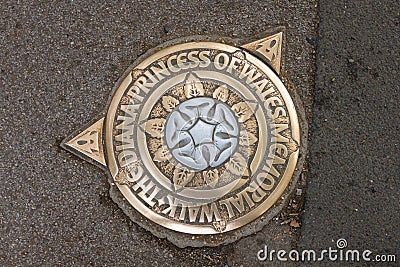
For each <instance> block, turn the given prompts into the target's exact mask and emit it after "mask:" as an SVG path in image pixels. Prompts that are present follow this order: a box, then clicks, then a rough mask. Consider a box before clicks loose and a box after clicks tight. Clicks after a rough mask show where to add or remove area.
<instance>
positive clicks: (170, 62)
mask: <svg viewBox="0 0 400 267" xmlns="http://www.w3.org/2000/svg"><path fill="white" fill-rule="evenodd" d="M282 36H283V35H282V33H281V32H279V33H277V34H274V35H271V36H268V37H266V38H263V39H261V40H258V41H255V42H252V43H249V44H245V45H242V46H240V47H235V46H233V45H228V44H223V43H218V42H203V41H197V42H188V43H182V44H176V45H172V46H169V47H167V48H164V49H161V50H159V51H158V52H149V53H148V57H147V58H145V59H144V60H142V61H141V62H135V63H134V64H133V65H132V66H131V67H130V68H129V69H128V70H127V72H126V74H125V75H124V77H123V78H121V79H120V80H119V82H118V84H117V86H116V89H115V91H114V92H113V95H112V98H111V101H110V102H109V105H108V108H107V112H106V115H105V117H103V118H99V120H97V122H95V123H94V124H92V125H90V126H89V127H87V128H86V129H85V130H84V131H81V132H80V133H79V134H77V135H74V136H73V137H71V138H67V139H66V140H65V141H64V143H63V147H64V148H66V149H68V150H69V151H71V152H73V153H75V154H78V155H80V156H82V157H84V158H86V159H88V160H89V161H92V162H96V163H97V164H98V165H100V166H103V167H105V168H106V169H107V170H108V172H109V174H110V177H111V179H110V180H111V186H114V187H115V186H116V187H118V189H119V191H120V192H121V195H122V196H123V197H124V198H125V199H123V200H121V201H125V203H128V205H131V206H132V207H133V208H134V210H133V211H132V210H130V211H125V212H127V213H131V212H135V213H137V214H139V215H140V216H142V217H144V218H147V219H148V220H150V221H152V222H153V223H155V224H158V225H161V226H163V227H165V228H167V229H169V230H172V231H175V232H181V233H185V234H189V235H213V234H215V235H223V234H225V233H227V232H229V231H234V230H237V229H239V228H240V227H243V226H245V225H247V224H249V223H251V222H252V221H254V220H256V219H257V218H258V217H260V216H262V215H263V214H267V213H268V212H270V208H271V207H272V206H273V205H274V204H275V203H276V202H277V200H278V199H279V198H280V196H281V195H282V193H283V192H284V190H285V189H286V188H287V186H288V184H289V182H290V180H291V179H292V175H293V173H294V171H295V168H296V167H297V166H296V165H297V162H298V156H299V146H300V145H301V144H300V130H299V122H298V117H297V114H296V110H295V108H294V104H293V101H292V99H291V97H290V95H289V93H288V91H287V90H286V88H285V86H284V85H283V83H282V82H281V80H280V79H279V77H278V75H279V71H280V64H281V44H282ZM277 73H278V74H277ZM132 217H135V216H131V218H132ZM136 217H137V216H136ZM138 223H139V224H140V222H138ZM149 228H150V230H151V231H152V232H153V233H154V231H155V230H153V229H152V226H149Z"/></svg>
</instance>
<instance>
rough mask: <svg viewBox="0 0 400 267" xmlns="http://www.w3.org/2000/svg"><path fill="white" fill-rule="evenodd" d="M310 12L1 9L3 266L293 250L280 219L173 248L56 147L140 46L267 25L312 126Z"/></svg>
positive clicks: (225, 6) (249, 5) (9, 4)
mask: <svg viewBox="0 0 400 267" xmlns="http://www.w3.org/2000/svg"><path fill="white" fill-rule="evenodd" d="M316 12H317V9H316V2H315V1H305V0H296V1H289V0H287V1H134V2H113V3H101V1H79V2H78V1H35V2H33V1H32V2H30V1H1V3H0V14H1V15H0V16H1V19H0V43H1V50H0V51H1V56H0V69H1V76H0V77H1V82H0V151H1V152H0V178H1V183H0V238H1V240H0V241H1V242H0V264H1V265H6V266H25V265H50V266H54V265H73V264H74V265H116V264H118V265H133V266H225V265H228V266H241V265H243V266H254V265H256V264H257V259H256V253H257V251H258V250H259V249H261V248H262V247H263V246H264V244H265V243H268V244H271V245H273V246H274V247H282V248H287V249H290V248H293V247H295V245H296V243H297V239H298V236H299V232H298V230H296V228H295V227H291V226H289V225H288V224H283V225H281V223H282V221H287V219H288V217H287V215H282V216H279V217H277V218H276V220H274V221H273V222H271V223H270V224H269V225H267V226H266V227H264V229H263V230H262V231H260V232H259V233H257V234H254V235H252V236H249V237H247V238H243V239H241V240H240V241H238V242H236V243H233V244H231V245H227V246H221V247H217V248H196V249H194V248H185V249H179V248H177V247H175V246H174V245H172V244H171V243H170V242H168V241H167V240H165V239H159V238H156V237H154V236H153V235H152V234H150V233H149V232H147V231H146V230H144V229H142V228H141V227H138V226H137V225H136V224H134V223H133V222H131V221H130V219H129V218H128V217H127V216H126V215H125V214H124V213H123V212H122V210H121V209H119V208H118V207H117V205H116V204H115V203H114V202H113V201H112V200H111V198H110V196H109V184H108V182H107V176H106V174H105V173H104V172H103V171H102V170H100V169H98V168H97V167H95V166H93V165H91V164H89V163H87V162H85V161H83V160H81V159H79V158H77V157H75V156H74V155H72V154H70V153H68V152H67V151H64V150H62V149H61V148H60V146H59V145H60V142H61V140H62V139H63V138H65V137H66V136H68V135H69V134H70V133H72V131H74V130H76V129H78V128H80V127H81V126H82V125H83V124H85V123H87V122H89V121H91V120H92V119H93V118H95V117H96V116H97V115H98V114H99V112H101V110H102V109H103V108H105V105H106V102H107V99H108V97H109V93H110V92H111V90H112V88H113V86H114V84H115V82H116V81H117V79H118V78H119V77H120V76H121V75H122V74H123V72H124V70H125V69H126V68H127V67H128V66H129V65H130V64H131V63H132V62H133V61H134V60H135V59H136V58H137V57H138V56H140V55H141V54H143V53H145V52H146V51H147V50H148V49H150V48H152V47H155V46H157V45H159V44H161V43H163V42H165V41H169V40H172V39H175V38H181V37H185V36H191V35H216V36H226V37H232V38H237V37H243V38H246V37H251V36H254V35H257V34H260V33H261V32H263V31H265V30H268V28H269V27H270V26H275V25H276V26H279V25H283V26H285V27H286V29H287V31H286V40H285V41H286V46H285V52H286V55H285V58H284V62H285V64H284V66H283V79H284V82H285V83H286V85H287V86H288V87H289V90H294V89H295V90H296V92H297V93H298V95H299V96H300V98H301V100H302V101H303V104H304V106H305V111H306V116H307V118H309V119H310V118H311V107H312V105H311V104H312V90H313V87H314V56H315V40H316V27H317V22H318V21H317V13H316ZM302 183H304V179H302V180H301V183H300V185H299V186H303V185H302ZM295 206H296V207H297V208H296V207H295ZM290 207H291V208H293V209H294V210H296V209H298V208H299V207H301V203H293V202H291V204H290Z"/></svg>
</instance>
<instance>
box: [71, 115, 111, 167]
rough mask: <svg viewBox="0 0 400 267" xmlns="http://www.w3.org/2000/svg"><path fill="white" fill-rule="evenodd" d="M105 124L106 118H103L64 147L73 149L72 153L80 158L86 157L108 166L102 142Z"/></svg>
mask: <svg viewBox="0 0 400 267" xmlns="http://www.w3.org/2000/svg"><path fill="white" fill-rule="evenodd" d="M103 123H104V118H101V119H100V120H98V121H97V122H95V123H94V124H92V125H90V126H89V127H88V128H86V129H85V130H84V131H82V132H80V133H79V134H78V135H76V136H74V137H73V138H72V139H70V140H69V141H67V142H65V143H64V145H65V146H68V147H70V148H73V151H71V152H73V153H74V154H76V155H78V156H82V155H84V156H86V157H88V158H91V159H93V160H95V161H97V162H98V163H100V164H102V165H104V166H106V161H105V158H104V150H103V142H102V138H103V137H102V136H103Z"/></svg>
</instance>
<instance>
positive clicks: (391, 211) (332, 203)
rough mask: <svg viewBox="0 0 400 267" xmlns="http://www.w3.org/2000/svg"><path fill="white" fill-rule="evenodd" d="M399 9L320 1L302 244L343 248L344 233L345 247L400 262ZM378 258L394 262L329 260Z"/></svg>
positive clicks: (389, 5) (330, 263)
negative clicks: (385, 256)
mask: <svg viewBox="0 0 400 267" xmlns="http://www.w3.org/2000/svg"><path fill="white" fill-rule="evenodd" d="M399 12H400V2H399V1H388V0H385V1H379V2H376V1H325V0H321V1H319V16H320V24H319V38H318V49H317V72H316V86H315V91H314V92H315V93H314V97H315V103H314V109H313V114H314V117H313V122H312V125H311V128H310V130H311V132H312V138H311V140H312V141H311V145H310V147H311V155H310V163H309V176H308V184H307V195H306V203H305V210H304V214H303V221H302V223H303V225H302V230H301V241H300V243H299V248H300V249H314V250H316V251H318V252H321V251H322V250H323V249H328V248H329V247H332V248H333V249H337V244H336V243H337V241H338V240H339V239H345V240H346V241H347V247H345V248H344V249H343V251H346V250H348V249H349V250H359V251H364V250H370V251H372V254H371V257H368V258H371V260H374V259H375V256H376V255H381V254H383V255H396V256H397V263H392V264H393V266H398V262H399V260H400V254H399V251H400V232H399V229H400V216H399V214H400V204H399V199H400V193H399V192H400V191H399V173H400V161H399V151H400V147H399V146H400V145H399V142H400V140H399V137H400V131H399V125H400V118H399V111H400V105H399V99H400V78H399V71H400V65H399V62H400V53H399V47H400V27H399V26H400V25H399V19H400V16H399ZM377 260H378V259H377ZM372 263H373V264H376V266H388V265H389V263H387V262H386V263H377V262H365V261H364V262H359V263H355V265H354V262H353V263H349V262H345V261H340V260H336V261H334V262H333V261H329V260H327V261H325V262H324V263H323V266H369V265H370V264H372ZM321 264H322V263H316V264H315V265H316V266H321ZM396 264H397V265H396ZM309 265H311V264H310V262H306V263H304V266H309ZM374 266H375V265H374Z"/></svg>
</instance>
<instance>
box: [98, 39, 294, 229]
mask: <svg viewBox="0 0 400 267" xmlns="http://www.w3.org/2000/svg"><path fill="white" fill-rule="evenodd" d="M199 48H209V49H218V50H223V51H226V52H229V53H232V52H235V51H238V50H241V51H242V52H243V53H244V54H245V55H246V59H247V60H249V61H250V62H252V64H254V65H255V66H257V67H258V68H259V69H260V70H261V71H263V72H264V73H265V74H266V75H267V76H268V77H269V79H270V80H271V81H272V82H273V83H274V84H275V86H276V87H277V89H278V91H279V93H280V94H281V96H282V98H283V100H284V102H285V105H286V107H287V110H288V112H289V118H290V126H291V132H292V138H293V139H294V140H295V141H296V142H297V144H299V145H300V127H299V121H298V117H297V113H296V109H295V106H294V103H293V101H292V99H291V97H290V95H289V93H288V91H287V90H286V88H285V86H284V84H283V83H282V82H281V80H280V79H279V77H278V76H277V75H276V74H275V73H274V72H273V71H272V70H271V69H270V68H269V67H268V66H267V65H266V64H265V63H263V62H262V61H261V60H259V59H258V58H256V57H254V56H252V55H251V54H249V53H248V52H246V51H244V50H242V49H240V48H237V47H233V46H230V45H226V44H220V43H213V42H191V43H184V44H178V45H174V46H171V47H168V48H165V49H163V50H161V51H159V52H157V53H155V54H153V55H151V56H149V57H148V58H146V59H145V60H143V61H142V62H140V63H139V64H138V65H136V66H135V64H134V65H132V66H131V67H130V68H129V70H130V71H131V70H132V69H134V68H136V69H144V68H146V66H148V65H149V64H151V63H152V62H153V61H155V60H158V59H160V58H162V57H164V56H166V55H168V54H170V53H174V52H177V51H181V50H188V49H199ZM131 81H132V78H131V76H130V75H128V76H127V77H126V78H125V79H124V80H123V81H122V82H121V84H119V86H118V88H117V90H116V91H115V94H114V96H113V98H112V100H111V102H110V106H109V108H108V111H107V116H106V121H105V148H106V154H107V166H108V168H109V171H110V174H111V176H112V177H113V179H115V177H116V175H117V174H118V166H117V162H116V159H115V157H114V148H113V140H112V138H113V136H112V132H113V119H114V117H115V114H116V111H117V108H118V104H119V102H120V100H121V97H122V96H123V94H124V92H125V90H126V89H127V87H128V85H129V84H130V82H131ZM298 156H299V150H297V151H296V152H294V153H292V154H291V156H290V158H289V160H288V164H287V168H286V170H285V172H284V174H283V177H282V179H281V180H280V181H279V183H278V185H277V187H276V189H275V190H274V191H273V192H272V193H271V195H270V196H269V197H268V198H267V199H266V200H265V201H264V202H263V203H262V204H261V205H260V206H258V207H257V208H256V209H254V210H252V211H251V212H249V213H247V214H246V215H245V216H242V217H240V218H238V219H235V220H232V221H229V222H228V223H227V225H226V228H225V230H224V231H223V232H228V231H231V230H234V229H237V228H239V227H241V226H244V225H245V224H247V223H250V222H251V221H253V220H255V219H256V218H258V217H259V216H260V215H262V214H263V213H265V212H266V211H267V210H268V209H269V208H270V207H272V206H273V205H274V203H275V202H276V201H277V200H278V199H279V197H280V196H281V195H282V193H283V192H284V190H285V189H286V187H287V186H288V184H289V182H290V180H291V178H292V175H293V173H294V171H295V168H296V164H297V159H298ZM117 186H118V188H119V190H120V191H121V193H122V194H123V195H124V197H125V198H126V199H127V200H128V202H129V203H130V204H131V205H132V206H133V207H134V208H135V209H136V210H137V211H139V212H140V213H141V214H142V215H144V216H145V217H146V218H148V219H150V220H151V221H153V222H155V223H157V224H159V225H161V226H163V227H166V228H168V229H171V230H174V231H178V232H183V233H188V234H216V233H219V232H216V230H215V229H214V228H212V227H210V226H203V225H190V224H185V223H178V222H174V221H172V220H169V219H167V218H165V217H162V216H161V215H158V214H156V213H154V212H149V209H148V208H147V207H146V206H145V205H144V204H142V202H141V201H139V200H138V199H137V198H136V196H135V195H134V194H133V193H132V191H131V190H130V189H129V187H128V186H127V185H119V184H117Z"/></svg>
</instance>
